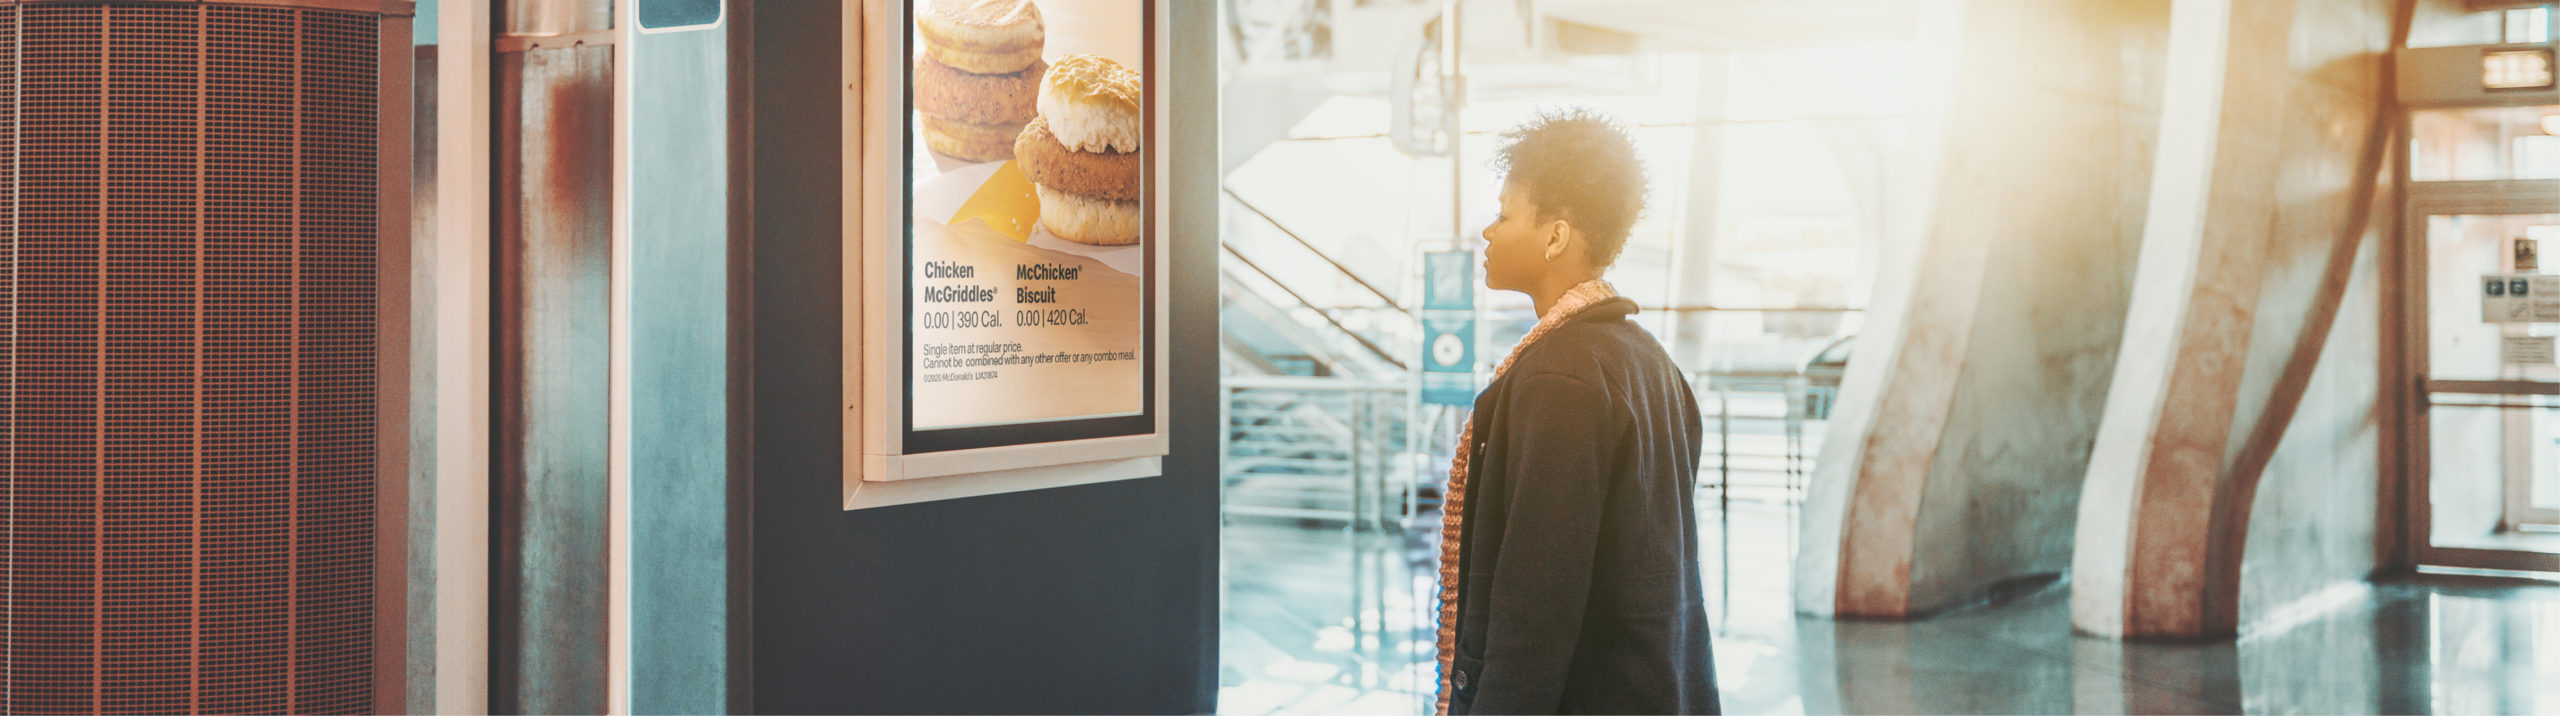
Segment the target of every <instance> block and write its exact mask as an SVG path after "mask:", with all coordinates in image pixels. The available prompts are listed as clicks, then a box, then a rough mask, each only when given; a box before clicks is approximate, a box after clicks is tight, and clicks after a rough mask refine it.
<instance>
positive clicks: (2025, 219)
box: [1796, 0, 2169, 618]
mask: <svg viewBox="0 0 2560 716" xmlns="http://www.w3.org/2000/svg"><path fill="white" fill-rule="evenodd" d="M2168 7H2169V5H2168V0H2068V1H2056V0H1939V1H1937V2H1931V3H1926V4H1924V5H1923V7H1922V9H1921V12H1920V17H1921V18H1922V27H1921V28H1920V33H1921V34H1920V35H1919V37H1920V43H1919V51H1918V53H1917V55H1918V56H1917V57H1916V58H1915V61H1919V62H1922V63H1925V66H1924V68H1923V70H1922V72H1921V73H1920V75H1921V76H1922V77H1933V78H1936V79H1937V81H1939V82H1942V83H1945V84H1944V87H1945V88H1944V89H1939V88H1935V87H1931V88H1924V89H1923V90H1922V91H1921V92H1918V93H1917V95H1918V96H1919V97H1921V98H1922V102H1923V104H1922V106H1919V107H1916V108H1915V112H1914V119H1913V128H1912V135H1911V146H1912V147H1914V148H1915V151H1914V153H1913V157H1914V160H1913V161H1912V162H1911V164H1910V166H1909V167H1907V168H1908V169H1910V170H1912V171H1914V172H1916V174H1914V175H1912V176H1908V177H1906V178H1905V180H1904V182H1903V185H1905V186H1910V187H1912V188H1913V190H1914V191H1915V192H1917V194H1916V196H1914V197H1913V198H1912V200H1911V201H1909V202H1900V203H1897V205H1896V206H1897V207H1898V209H1897V213H1896V214H1895V215H1892V216H1888V217H1887V224H1886V226H1887V231H1888V236H1890V237H1891V238H1890V239H1889V242H1890V244H1889V245H1890V249H1891V251H1892V252H1893V253H1891V254H1889V255H1888V257H1887V258H1886V260H1885V261H1884V262H1883V264H1882V265H1881V268H1880V269H1879V275H1878V281H1877V289H1876V292H1875V300H1874V302H1873V308H1872V309H1871V311H1870V316H1869V321H1868V324H1867V326H1868V327H1867V330H1866V335H1865V336H1863V337H1861V339H1860V340H1859V350H1858V356H1857V357H1856V359H1855V360H1853V361H1852V362H1851V364H1850V366H1849V372H1848V375H1847V376H1846V378H1845V385H1844V386H1843V390H1842V393H1841V395H1842V401H1841V403H1840V405H1839V407H1838V409H1837V412H1835V413H1834V414H1833V422H1832V426H1831V431H1830V433H1829V437H1828V439H1827V440H1826V443H1825V445H1824V446H1823V451H1822V454H1821V455H1820V456H1819V458H1818V459H1817V460H1816V462H1815V467H1814V479H1813V487H1812V493H1811V495H1810V497H1809V499H1808V502H1807V506H1806V520H1805V535H1804V542H1803V544H1804V548H1803V549H1802V550H1801V551H1800V552H1799V554H1798V558H1797V564H1796V574H1797V577H1796V584H1797V595H1796V596H1797V602H1796V604H1797V608H1798V610H1799V611H1802V612H1805V613H1810V614H1836V615H1841V616H1861V617H1882V618H1909V617H1915V616H1920V615H1924V614H1927V613H1930V612H1933V611H1936V610H1939V609H1942V608H1945V607H1949V606H1954V605H1958V604H1962V603H1965V602H1968V601H1971V600H1974V599H1978V598H1980V597H1982V596H1983V595H1985V594H1987V593H1989V592H1990V590H1991V589H1992V588H1993V587H1995V586H1997V585H2000V584H2002V583H2004V582H2010V581H2014V580H2018V579H2022V578H2036V577H2040V576H2050V575H2058V574H2059V573H2061V572H2062V571H2063V570H2064V569H2065V568H2066V567H2067V566H2068V565H2069V562H2070V558H2071V553H2070V546H2069V545H2070V539H2069V538H2070V535H2071V529H2072V526H2071V524H2072V520H2073V518H2074V517H2075V515H2076V511H2077V507H2078V497H2079V489H2078V488H2079V478H2080V476H2081V475H2082V474H2084V472H2085V470H2086V460H2087V457H2088V451H2089V445H2090V441H2091V439H2092V438H2093V437H2094V435H2095V431H2096V428H2097V417H2098V415H2099V413H2100V409H2099V406H2100V405H2101V404H2102V403H2103V402H2104V400H2105V398H2106V387H2107V380H2108V378H2109V376H2111V375H2112V373H2113V370H2114V366H2113V362H2114V359H2115V355H2116V349H2117V340H2118V337H2119V328H2120V327H2121V321H2122V320H2123V316H2124V306H2125V301H2126V300H2127V296H2128V291H2129V286H2130V281H2131V276H2132V257H2133V255H2134V249H2135V247H2136V239H2137V238H2138V237H2139V236H2140V231H2141V226H2142V220H2143V206H2144V205H2145V203H2146V201H2147V199H2148V191H2149V187H2150V183H2149V178H2148V177H2149V170H2150V168H2151V164H2152V143H2153V141H2154V139H2153V138H2154V137H2156V136H2157V132H2158V124H2157V123H2158V115H2159V111H2160V106H2159V103H2160V83H2159V75H2160V72H2161V68H2162V67H2163V65H2164V63H2165V61H2166V60H2165V58H2164V54H2163V53H2164V52H2165V50H2166V38H2167V33H2168Z"/></svg>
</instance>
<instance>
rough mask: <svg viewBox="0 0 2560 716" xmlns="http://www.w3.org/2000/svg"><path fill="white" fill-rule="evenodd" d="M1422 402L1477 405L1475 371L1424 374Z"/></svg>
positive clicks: (1425, 403) (1468, 406)
mask: <svg viewBox="0 0 2560 716" xmlns="http://www.w3.org/2000/svg"><path fill="white" fill-rule="evenodd" d="M1422 404H1424V405H1455V406H1458V407H1461V408H1471V407H1475V404H1476V376H1475V374H1474V373H1424V374H1422Z"/></svg>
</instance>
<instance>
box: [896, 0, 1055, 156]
mask: <svg viewBox="0 0 2560 716" xmlns="http://www.w3.org/2000/svg"><path fill="white" fill-rule="evenodd" d="M916 31H917V33H918V34H920V35H922V36H923V39H924V43H923V44H924V52H922V53H919V54H918V55H917V56H916V67H915V80H914V82H913V83H912V85H911V86H910V87H909V90H910V91H911V92H913V93H914V101H915V107H916V113H917V114H920V115H923V131H924V142H925V146H926V147H928V148H931V149H932V150H933V151H936V152H940V153H942V154H943V155H944V156H948V157H952V158H954V159H961V160H965V161H973V162H991V161H998V160H1003V159H1009V158H1012V156H1013V145H1014V139H1015V138H1016V137H1018V136H1020V135H1021V134H1022V127H1023V125H1024V124H1026V123H1028V122H1030V121H1031V118H1032V117H1033V116H1035V115H1036V114H1037V112H1038V110H1039V107H1038V93H1039V86H1040V77H1041V75H1042V74H1043V73H1044V72H1046V71H1047V69H1048V64H1047V63H1044V62H1042V61H1041V60H1040V51H1041V48H1042V47H1043V45H1044V44H1045V42H1046V38H1047V30H1046V28H1045V27H1044V26H1043V25H1042V24H1041V20H1040V8H1039V7H1038V6H1036V5H1033V4H1031V2H1030V0H932V2H931V3H930V4H929V5H928V6H927V7H925V8H924V9H923V10H922V11H921V12H918V13H917V15H916Z"/></svg>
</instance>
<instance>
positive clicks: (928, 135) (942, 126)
mask: <svg viewBox="0 0 2560 716" xmlns="http://www.w3.org/2000/svg"><path fill="white" fill-rule="evenodd" d="M1019 126H1020V125H1015V124H977V123H972V122H961V121H957V120H949V119H943V118H940V117H935V116H932V115H925V117H924V126H923V127H922V129H923V131H924V146H925V147H926V148H928V149H932V150H933V151H936V152H941V153H942V155H943V156H946V157H950V158H953V159H958V160H961V161H970V162H993V161H1001V160H1004V159H1009V158H1012V157H1013V140H1014V138H1015V137H1018V136H1020V134H1019V132H1020V129H1019Z"/></svg>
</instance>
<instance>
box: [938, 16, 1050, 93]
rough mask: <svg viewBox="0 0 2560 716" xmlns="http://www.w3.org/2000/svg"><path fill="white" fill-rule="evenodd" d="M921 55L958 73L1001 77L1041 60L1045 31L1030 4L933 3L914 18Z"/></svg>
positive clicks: (1046, 31) (1045, 36)
mask: <svg viewBox="0 0 2560 716" xmlns="http://www.w3.org/2000/svg"><path fill="white" fill-rule="evenodd" d="M916 32H917V33H919V34H922V35H923V36H924V46H925V47H924V49H925V53H926V54H929V55H932V56H933V58H934V59H937V60H941V61H942V63H943V64H945V65H950V66H951V67H952V68H954V69H958V70H960V71H962V72H972V73H977V74H982V75H1001V74H1011V73H1014V72H1019V71H1021V70H1022V68H1025V67H1029V66H1031V63H1033V62H1038V61H1040V49H1041V46H1042V45H1043V44H1044V43H1045V42H1046V41H1047V37H1048V29H1047V28H1046V27H1045V26H1044V25H1043V24H1042V22H1041V20H1040V8H1039V6H1036V5H1033V4H1031V3H1030V1H1029V0H933V2H932V4H931V6H929V7H926V8H924V10H923V11H922V12H919V13H917V15H916Z"/></svg>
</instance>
